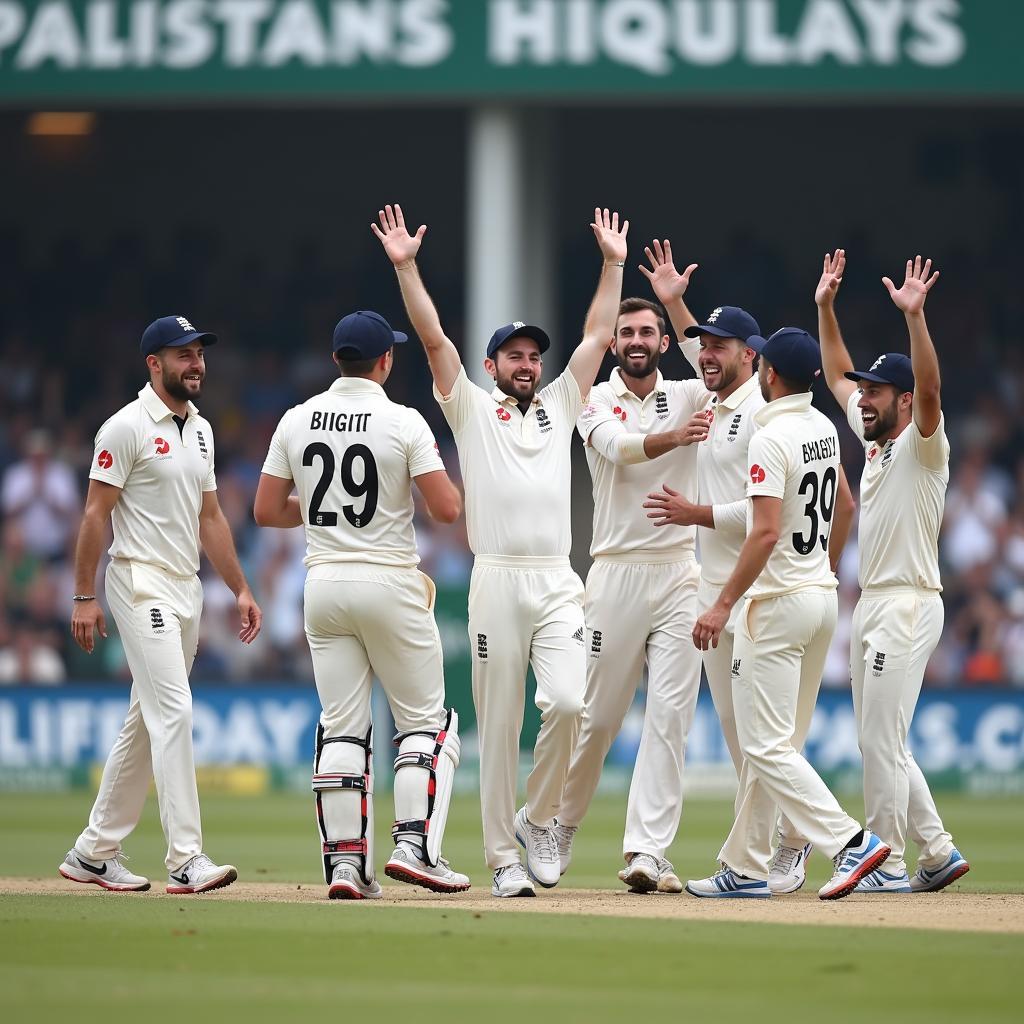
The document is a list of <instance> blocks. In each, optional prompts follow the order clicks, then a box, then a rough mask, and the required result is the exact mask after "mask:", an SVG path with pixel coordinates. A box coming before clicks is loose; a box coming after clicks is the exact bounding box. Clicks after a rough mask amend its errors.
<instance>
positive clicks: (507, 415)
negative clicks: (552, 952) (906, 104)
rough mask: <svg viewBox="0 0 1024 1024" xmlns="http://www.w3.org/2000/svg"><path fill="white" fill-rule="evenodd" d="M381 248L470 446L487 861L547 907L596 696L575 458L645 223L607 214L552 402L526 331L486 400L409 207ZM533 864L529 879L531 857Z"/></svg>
mask: <svg viewBox="0 0 1024 1024" xmlns="http://www.w3.org/2000/svg"><path fill="white" fill-rule="evenodd" d="M379 218H380V226H379V227H378V226H377V225H373V231H374V234H375V235H376V236H377V238H378V239H379V240H380V241H381V243H382V244H383V246H384V249H385V252H386V253H387V255H388V257H389V258H390V260H391V262H392V263H393V264H394V266H395V270H396V272H397V275H398V281H399V284H400V286H401V290H402V298H403V299H404V300H405V305H406V309H407V310H408V312H409V319H410V320H411V321H412V324H413V326H414V328H415V329H416V333H417V334H418V335H419V337H420V340H421V341H422V343H423V346H424V348H425V349H426V353H427V358H428V360H429V362H430V370H431V373H432V374H433V378H434V394H435V397H436V398H437V400H438V401H439V402H440V404H441V408H442V410H443V412H444V414H445V418H446V419H447V420H448V423H449V425H450V426H451V428H452V433H453V434H454V435H455V442H456V445H457V446H458V450H459V458H460V460H461V463H462V474H463V478H464V481H465V486H466V526H467V529H468V533H469V543H470V547H471V548H472V550H473V554H474V556H475V561H474V565H473V574H472V578H471V581H470V592H469V635H470V644H471V647H472V651H473V698H474V702H475V704H476V712H477V725H478V730H479V739H480V803H481V810H482V815H483V832H484V850H485V853H486V857H487V864H488V866H489V867H490V868H491V870H492V871H493V872H494V881H493V885H492V887H491V893H492V895H494V896H499V897H506V896H533V895H534V894H535V891H534V887H533V882H532V881H531V878H532V879H534V880H536V881H537V882H538V883H539V884H541V885H543V886H545V887H551V886H554V885H556V884H557V883H558V879H559V877H560V866H559V856H558V849H557V845H556V841H555V834H554V828H553V823H554V816H555V814H556V813H557V811H558V809H559V805H560V804H561V801H562V791H563V788H564V786H565V779H566V773H567V772H568V769H569V761H570V758H571V756H572V751H573V748H574V746H575V744H576V737H577V734H578V730H579V720H580V713H581V712H582V710H583V698H584V693H585V690H586V656H585V653H584V620H583V584H582V583H581V581H580V579H579V577H578V576H577V575H576V574H575V573H574V572H573V571H572V569H571V567H570V565H569V557H568V556H569V547H570V532H569V526H570V517H569V504H570V459H569V445H570V442H571V440H572V434H573V430H574V427H575V424H576V420H577V417H578V416H579V414H580V413H581V412H582V410H583V406H584V403H585V400H586V398H587V395H588V394H589V392H590V389H591V386H592V385H593V383H594V378H595V377H596V376H597V371H598V370H599V369H600V366H601V361H602V359H603V357H604V354H605V352H606V351H607V349H608V347H609V345H610V344H611V340H612V336H613V334H614V332H615V321H616V316H617V313H618V308H619V298H620V295H621V291H622V268H623V266H624V263H625V258H626V233H627V231H628V228H629V222H628V221H625V222H623V224H622V227H621V229H620V227H619V215H618V214H617V213H613V214H609V212H608V210H595V211H594V222H593V223H592V224H591V227H592V229H593V231H594V234H595V236H596V238H597V242H598V246H599V248H600V250H601V254H602V257H603V261H604V265H603V267H602V270H601V278H600V282H599V284H598V286H597V292H596V294H595V296H594V300H593V302H592V304H591V307H590V310H589V311H588V313H587V318H586V323H585V325H584V329H583V340H582V341H581V342H580V344H579V346H578V347H577V348H576V350H575V352H573V354H572V357H571V358H570V359H569V365H568V367H567V368H566V370H565V371H564V372H563V373H562V374H561V375H560V376H558V377H557V378H556V379H555V380H554V381H553V382H552V383H551V384H549V385H548V386H547V387H545V388H543V389H542V390H540V391H538V390H537V388H538V385H539V384H540V379H541V373H542V370H543V362H542V358H541V357H542V355H543V353H544V352H545V351H547V349H548V347H549V345H550V341H549V339H548V336H547V334H546V333H545V332H544V331H543V330H541V329H540V328H539V327H535V326H531V325H529V324H527V323H524V322H523V321H517V322H515V323H511V324H508V325H506V326H503V327H500V328H498V330H496V331H495V332H494V335H493V336H492V338H491V340H490V342H489V343H488V345H487V357H486V359H485V360H484V368H485V370H486V372H487V373H488V374H489V375H490V376H492V377H493V378H494V381H495V387H494V390H493V391H490V392H488V391H485V390H483V389H482V388H479V387H477V386H476V385H475V384H472V383H471V382H470V380H469V377H468V376H467V375H466V371H465V368H464V367H463V365H462V362H461V360H460V358H459V353H458V350H457V349H456V348H455V346H454V345H453V344H452V342H451V341H450V340H449V339H448V338H447V337H446V336H445V333H444V331H443V329H442V327H441V322H440V320H439V319H438V315H437V311H436V309H435V308H434V304H433V302H432V301H431V299H430V296H429V295H428V294H427V291H426V288H425V287H424V285H423V282H422V280H421V279H420V276H419V271H418V270H417V267H416V254H417V253H418V252H419V248H420V244H421V242H422V240H423V235H424V232H425V231H426V226H425V225H424V226H421V227H420V228H419V230H418V231H417V232H416V234H415V235H410V234H409V233H408V231H407V230H406V227H405V222H404V220H403V217H402V210H401V207H398V206H396V207H394V208H392V207H390V206H388V207H386V208H385V209H383V210H381V211H380V213H379ZM530 664H532V665H533V671H534V675H535V676H536V679H537V698H536V699H537V706H538V707H539V708H540V712H541V728H540V733H539V735H538V737H537V744H536V747H535V748H534V764H533V770H532V771H531V772H530V776H529V778H528V779H527V784H526V804H525V806H524V807H522V808H520V810H519V811H518V812H516V810H515V797H516V776H517V765H518V761H519V733H520V730H521V728H522V723H523V705H524V699H525V684H526V671H527V666H528V665H530ZM517 843H518V844H519V845H521V846H522V847H524V849H525V851H526V870H525V871H524V869H523V865H522V863H521V862H520V858H519V851H518V850H517V847H516V844H517Z"/></svg>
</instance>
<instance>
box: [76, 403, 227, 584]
mask: <svg viewBox="0 0 1024 1024" xmlns="http://www.w3.org/2000/svg"><path fill="white" fill-rule="evenodd" d="M89 479H90V480H99V481H101V482H103V483H105V484H113V485H114V486H115V487H120V488H121V496H120V497H119V498H118V500H117V504H116V505H114V510H113V512H112V513H111V516H110V520H111V525H112V526H113V529H114V542H113V544H111V545H110V557H111V558H127V559H130V560H131V561H133V562H145V563H148V564H149V565H155V566H157V567H159V568H160V569H163V570H164V571H165V572H169V573H171V574H172V575H174V576H194V575H195V574H196V573H197V572H199V510H200V509H201V508H202V504H203V492H204V491H215V490H217V478H216V476H215V475H214V471H213V428H212V427H211V426H210V423H209V421H208V420H205V419H203V417H202V416H200V415H199V410H198V409H197V408H196V407H195V406H194V405H193V404H192V403H191V402H189V403H188V415H187V417H186V419H185V426H184V428H183V429H182V431H181V433H180V434H179V432H178V425H177V424H176V423H175V421H174V414H173V413H172V412H171V410H170V409H168V408H167V406H166V405H164V403H163V402H162V401H161V400H160V397H159V396H158V395H157V393H156V392H155V391H154V390H153V388H152V386H151V385H150V384H147V385H146V386H145V387H144V388H143V389H142V390H141V391H140V392H139V397H138V398H137V399H136V400H135V401H134V402H130V403H129V404H128V405H126V406H125V407H124V408H123V409H119V410H118V411H117V412H115V413H114V415H113V416H111V417H110V419H109V420H107V421H106V423H104V424H103V426H102V427H100V429H99V431H98V432H97V434H96V447H95V451H94V452H93V458H92V469H91V470H90V471H89Z"/></svg>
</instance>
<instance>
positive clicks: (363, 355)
mask: <svg viewBox="0 0 1024 1024" xmlns="http://www.w3.org/2000/svg"><path fill="white" fill-rule="evenodd" d="M408 340H409V335H407V334H403V333H402V332H401V331H393V330H392V329H391V324H389V323H388V322H387V320H385V319H384V317H382V316H381V315H380V313H374V312H373V311H372V310H369V309H360V310H357V311H356V312H355V313H349V315H348V316H343V317H342V318H341V319H340V320H339V321H338V323H337V325H336V326H335V328H334V352H335V354H336V355H337V356H338V358H339V359H376V358H378V356H382V355H384V353H385V352H387V351H388V349H390V348H391V347H392V346H394V345H401V344H403V342H406V341H408Z"/></svg>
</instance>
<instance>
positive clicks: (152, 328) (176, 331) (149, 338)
mask: <svg viewBox="0 0 1024 1024" xmlns="http://www.w3.org/2000/svg"><path fill="white" fill-rule="evenodd" d="M193 341H201V342H202V343H203V344H204V345H216V344H217V335H216V334H210V333H209V332H208V331H197V330H196V329H195V328H194V327H193V326H192V324H191V322H190V321H189V319H188V317H186V316H162V317H160V319H159V320H154V321H153V322H152V323H151V324H150V325H149V326H148V327H147V328H146V329H145V330H144V331H143V332H142V341H141V342H140V343H139V351H140V352H141V353H142V354H143V355H144V356H151V355H153V354H154V353H155V352H159V351H160V349H162V348H179V347H180V346H181V345H189V344H191V343H192V342H193Z"/></svg>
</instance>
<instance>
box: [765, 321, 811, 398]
mask: <svg viewBox="0 0 1024 1024" xmlns="http://www.w3.org/2000/svg"><path fill="white" fill-rule="evenodd" d="M747 344H748V345H749V346H750V347H751V348H752V349H753V350H754V351H755V352H756V353H757V354H758V355H760V356H763V357H764V359H765V360H766V361H767V362H769V363H770V364H771V365H772V368H773V369H774V370H775V372H776V373H778V374H779V375H780V376H782V377H785V378H786V379H787V380H792V381H798V382H799V383H806V384H808V385H810V384H812V383H813V382H814V378H815V377H817V376H818V374H819V373H821V349H820V348H819V347H818V343H817V342H816V341H815V340H814V338H812V337H811V336H810V335H809V334H808V333H807V332H806V331H802V330H800V328H799V327H782V328H780V329H779V330H777V331H776V332H775V333H774V334H773V335H772V336H771V337H770V338H768V339H765V338H761V337H757V336H755V337H750V338H747Z"/></svg>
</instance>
